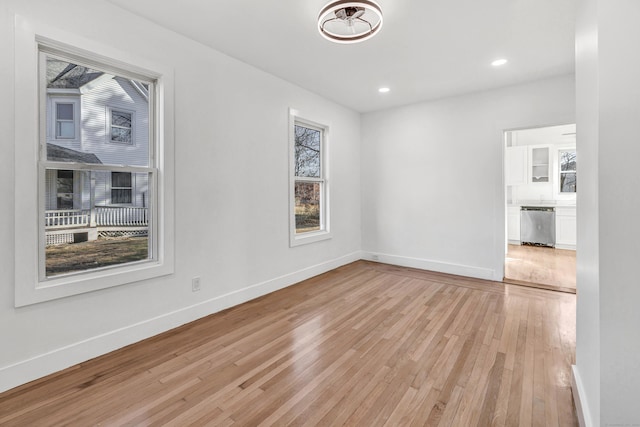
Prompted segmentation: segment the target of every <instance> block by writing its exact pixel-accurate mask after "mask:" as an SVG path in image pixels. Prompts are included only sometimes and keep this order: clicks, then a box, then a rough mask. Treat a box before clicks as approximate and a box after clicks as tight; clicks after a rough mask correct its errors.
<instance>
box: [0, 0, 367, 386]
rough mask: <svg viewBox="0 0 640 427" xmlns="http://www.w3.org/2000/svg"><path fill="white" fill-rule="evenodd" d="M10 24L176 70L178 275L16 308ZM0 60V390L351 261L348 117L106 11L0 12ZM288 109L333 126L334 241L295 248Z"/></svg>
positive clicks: (353, 210)
mask: <svg viewBox="0 0 640 427" xmlns="http://www.w3.org/2000/svg"><path fill="white" fill-rule="evenodd" d="M14 12H17V13H18V14H20V15H21V16H22V17H23V18H24V19H26V20H27V21H33V20H36V21H41V22H44V23H47V24H48V25H51V26H56V27H59V28H63V29H66V30H67V31H74V32H77V34H78V35H79V36H80V37H83V38H87V39H91V40H93V41H95V42H96V43H100V44H104V45H107V46H112V47H115V48H120V49H127V50H128V51H130V52H132V53H133V54H137V55H141V56H143V57H145V58H148V59H149V60H152V61H155V62H157V63H168V64H169V65H170V66H171V67H173V69H174V75H175V104H176V105H175V147H176V148H175V170H176V173H175V187H176V195H175V199H176V207H175V212H176V225H175V226H176V257H175V258H176V259H175V274H173V275H171V276H168V277H163V278H161V279H157V280H150V281H143V282H138V283H134V284H130V285H125V286H120V287H115V288H110V289H107V290H103V291H97V292H93V293H87V294H82V295H78V296H74V297H69V298H64V299H60V300H55V301H50V302H46V303H41V304H36V305H32V306H27V307H23V308H20V309H15V308H14V306H13V301H14V283H13V281H14V254H13V248H14V239H19V238H20V234H19V230H18V232H17V234H14V226H13V223H14V215H15V213H14V203H13V200H14V172H15V171H14V164H13V153H14V140H16V139H17V140H18V142H19V143H23V142H24V141H21V140H20V135H21V131H20V129H15V128H14V114H19V112H15V111H14V104H13V97H14V96H20V94H19V93H14V92H15V90H14V85H13V82H14V64H13V20H14ZM97 17H99V19H96V18H97ZM114 23H117V28H118V30H117V31H114V30H113V28H114V27H113V25H114ZM0 55H1V57H2V62H1V64H2V65H1V66H0V85H1V88H2V94H3V95H2V97H0V152H2V155H0V196H1V197H2V200H3V203H1V204H0V218H2V221H0V343H1V344H0V346H1V348H2V351H0V391H1V390H5V389H7V388H10V387H12V386H15V385H17V384H20V383H22V382H25V381H28V380H30V379H33V378H36V377H39V376H42V375H45V374H47V373H50V372H52V371H55V370H58V369H61V368H63V367H65V366H69V365H71V364H74V363H77V362H79V361H82V360H85V359H87V358H90V357H94V356H96V355H98V354H102V353H104V352H107V351H109V350H112V349H114V348H117V347H120V346H122V345H125V344H128V343H130V342H134V341H137V340H139V339H142V338H144V337H147V336H150V335H153V334H156V333H158V332H162V331H163V330H166V329H169V328H171V327H173V326H177V325H179V324H181V323H184V322H187V321H190V320H193V319H195V318H198V317H200V316H204V315H206V314H209V313H211V312H215V311H218V310H220V309H222V308H225V307H227V306H229V305H233V304H237V303H240V302H242V301H245V300H247V299H249V298H252V297H255V296H258V295H261V294H264V293H266V292H269V291H271V290H274V289H277V288H280V287H283V286H286V285H289V284H291V283H295V282H296V281H298V280H301V279H303V278H306V277H309V276H312V275H315V274H318V273H320V272H322V271H325V270H327V269H330V268H333V267H336V266H338V265H341V264H344V263H347V262H349V261H351V260H355V259H358V258H359V257H360V246H361V242H360V240H361V239H360V232H361V227H360V223H361V221H360V206H361V203H360V156H359V154H360V152H359V150H360V145H359V144H360V139H361V138H360V117H359V115H358V114H357V113H355V112H353V111H351V110H348V109H345V108H343V107H341V106H339V105H336V104H335V103H332V102H329V101H327V100H325V99H323V98H321V97H319V96H317V95H315V94H312V93H310V92H307V91H305V90H302V89H300V88H298V87H296V86H293V85H291V84H289V83H287V82H285V81H283V80H280V79H277V78H275V77H273V76H270V75H268V74H266V73H264V72H262V71H259V70H257V69H255V68H253V67H250V66H247V65H245V64H243V63H240V62H238V61H236V60H233V59H231V58H229V57H226V56H224V55H222V54H220V53H217V52H215V51H213V50H211V49H209V48H206V47H204V46H202V45H200V44H197V43H195V42H192V41H190V40H188V39H186V38H183V37H180V36H178V35H175V34H173V33H171V32H169V31H166V30H164V29H161V28H159V27H157V26H155V25H154V24H151V23H149V22H146V21H143V20H141V19H139V18H137V17H135V16H133V15H130V14H128V13H126V12H124V11H123V10H120V9H118V8H116V7H115V6H112V5H110V4H109V3H107V2H104V1H93V2H91V5H90V7H88V6H87V5H86V4H85V3H84V2H79V1H71V0H68V1H66V0H65V1H62V2H55V4H54V3H52V2H49V1H46V0H38V1H29V2H24V1H21V0H8V1H6V0H5V1H3V2H1V3H0ZM30 71H31V70H25V72H30ZM289 107H293V108H296V109H297V110H298V111H299V112H300V114H301V115H303V116H304V117H306V118H308V119H311V120H314V121H317V122H320V123H326V124H328V125H330V127H331V140H330V144H331V150H330V155H331V159H330V162H331V197H332V200H331V201H332V203H331V206H332V212H331V214H332V217H331V224H332V229H333V238H332V239H331V240H327V241H322V242H318V243H315V244H312V245H305V246H299V247H296V248H289V236H288V230H289V227H288V220H289V214H288V209H289V206H288V203H289V198H288V194H287V191H288V183H289V177H288V164H289V163H288V145H287V144H288V131H289V130H288V118H289V116H288V114H289V112H288V109H289ZM34 123H35V118H34ZM26 143H30V142H29V141H27V142H26ZM17 167H20V165H18V166H17ZM34 197H35V195H34ZM34 226H35V224H34ZM194 276H201V278H202V290H201V291H200V292H199V293H192V292H191V278H192V277H194Z"/></svg>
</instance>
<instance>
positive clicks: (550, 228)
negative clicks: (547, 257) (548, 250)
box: [520, 206, 556, 247]
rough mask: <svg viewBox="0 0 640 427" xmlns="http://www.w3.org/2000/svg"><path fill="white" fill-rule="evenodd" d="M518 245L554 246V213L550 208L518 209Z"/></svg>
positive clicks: (529, 207)
mask: <svg viewBox="0 0 640 427" xmlns="http://www.w3.org/2000/svg"><path fill="white" fill-rule="evenodd" d="M520 243H521V244H523V245H524V244H530V245H537V246H550V247H554V246H555V245H556V211H555V208H552V207H541V206H522V207H521V208H520Z"/></svg>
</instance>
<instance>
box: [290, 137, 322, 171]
mask: <svg viewBox="0 0 640 427" xmlns="http://www.w3.org/2000/svg"><path fill="white" fill-rule="evenodd" d="M320 140H321V132H320V131H319V130H316V129H309V128H306V127H304V126H298V125H296V126H295V176H305V177H316V178H319V177H320V158H321V156H320Z"/></svg>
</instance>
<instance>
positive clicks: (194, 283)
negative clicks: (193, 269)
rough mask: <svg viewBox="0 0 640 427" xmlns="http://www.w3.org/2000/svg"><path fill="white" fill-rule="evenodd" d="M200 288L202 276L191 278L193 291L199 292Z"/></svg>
mask: <svg viewBox="0 0 640 427" xmlns="http://www.w3.org/2000/svg"><path fill="white" fill-rule="evenodd" d="M199 290H200V278H199V277H194V278H193V279H191V292H198V291H199Z"/></svg>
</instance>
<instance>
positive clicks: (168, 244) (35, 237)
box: [14, 16, 175, 307]
mask: <svg viewBox="0 0 640 427" xmlns="http://www.w3.org/2000/svg"><path fill="white" fill-rule="evenodd" d="M14 43H15V74H14V75H15V90H16V93H19V94H20V96H16V97H14V108H15V111H20V112H21V114H16V115H15V119H14V120H15V129H20V134H19V135H18V134H16V135H15V136H14V140H15V236H16V238H15V240H14V245H15V260H14V263H15V306H16V307H20V306H25V305H30V304H36V303H40V302H45V301H49V300H53V299H58V298H63V297H69V296H72V295H78V294H82V293H86V292H92V291H96V290H99V289H105V288H109V287H113V286H119V285H124V284H127V283H132V282H137V281H141V280H148V279H151V278H154V277H159V276H163V275H168V274H172V273H173V271H174V240H175V232H174V179H173V174H174V164H173V159H174V156H173V147H174V140H173V133H174V121H173V117H174V110H173V105H174V102H173V101H174V100H173V70H172V69H171V68H170V67H167V66H166V65H163V64H158V63H156V62H150V61H148V60H146V59H144V56H143V55H140V54H139V53H137V52H123V51H121V50H119V49H117V48H113V47H110V46H105V45H102V44H99V43H96V42H93V41H91V40H87V39H84V38H82V37H81V36H79V35H77V34H73V33H69V32H67V31H65V30H60V29H57V28H52V27H50V26H48V25H47V24H42V23H39V22H35V21H30V20H26V19H24V18H22V17H21V16H16V18H15V38H14ZM39 45H43V46H47V47H48V48H50V49H53V50H60V51H64V52H66V53H67V55H66V56H71V57H72V58H78V59H79V60H78V61H76V62H81V60H82V58H85V59H86V60H90V61H93V62H96V63H100V64H105V65H107V66H109V68H113V69H114V70H116V71H120V70H127V71H128V74H132V73H133V74H135V75H134V76H133V77H134V78H137V77H136V76H148V77H149V78H152V79H154V80H155V81H156V87H155V94H156V96H157V102H156V103H155V106H156V107H157V108H156V109H155V111H152V112H151V113H152V114H153V115H154V117H155V121H154V128H153V129H151V130H152V135H155V138H152V139H150V140H153V141H156V142H157V143H156V147H155V152H154V154H155V156H154V158H155V167H156V168H157V170H158V173H157V176H156V177H155V178H156V179H155V182H156V185H157V187H156V189H155V192H154V194H155V196H156V203H157V208H156V215H155V217H154V218H152V222H153V224H155V227H156V230H155V234H154V235H153V238H154V242H153V243H152V246H151V247H153V248H155V250H156V253H154V254H153V256H154V259H153V260H151V261H144V262H139V263H131V264H125V265H122V266H118V267H113V268H104V269H95V270H91V271H88V272H84V273H79V274H70V275H65V276H61V277H56V278H50V279H47V280H42V278H41V277H40V271H39V260H40V259H42V258H43V257H44V244H42V242H41V239H43V238H44V233H43V230H44V225H41V226H39V227H35V226H34V225H35V224H43V221H42V220H41V219H40V218H39V212H42V211H44V197H43V194H44V182H40V177H43V176H44V172H43V171H42V170H40V171H39V168H43V167H44V166H42V165H39V161H38V159H39V156H40V154H41V153H42V152H43V151H44V153H45V155H46V146H44V145H43V144H42V141H41V139H40V135H41V134H42V132H43V130H44V128H45V126H46V108H45V107H46V106H45V105H43V104H42V103H41V102H40V99H41V97H40V95H41V94H40V93H39V91H40V86H39V73H38V56H39V55H38V52H39ZM129 64H135V66H132V65H129ZM28 70H31V71H28ZM150 70H153V71H150ZM125 75H127V73H125ZM38 117H39V120H40V126H33V123H34V122H35V121H36V120H37V119H36V118H38ZM49 166H51V167H56V166H58V165H55V164H49ZM59 166H60V167H61V168H66V169H69V168H70V167H69V166H70V164H65V163H60V164H59ZM101 167H104V168H105V170H107V168H108V170H116V171H117V170H122V171H129V169H135V168H118V167H112V166H108V167H107V166H104V165H92V167H91V168H90V169H101ZM71 169H81V168H79V167H77V165H73V167H72V168H71Z"/></svg>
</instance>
